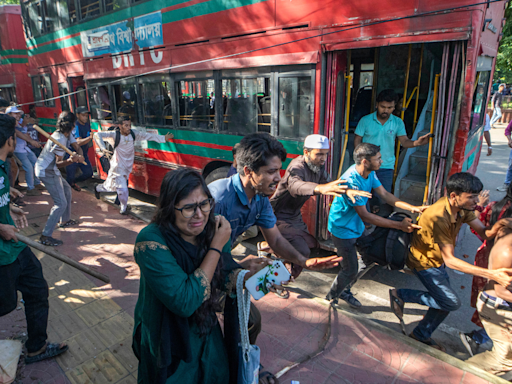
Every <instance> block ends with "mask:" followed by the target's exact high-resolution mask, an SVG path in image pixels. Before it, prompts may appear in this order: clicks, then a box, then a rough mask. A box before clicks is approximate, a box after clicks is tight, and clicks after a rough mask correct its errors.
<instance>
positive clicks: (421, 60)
mask: <svg viewBox="0 0 512 384" xmlns="http://www.w3.org/2000/svg"><path fill="white" fill-rule="evenodd" d="M423 48H424V44H423V43H422V44H421V55H420V70H419V73H418V85H417V86H416V87H417V88H418V94H417V96H416V104H415V106H414V120H413V121H414V123H413V126H412V134H413V135H414V131H416V125H418V102H419V101H420V85H421V69H422V67H423Z"/></svg>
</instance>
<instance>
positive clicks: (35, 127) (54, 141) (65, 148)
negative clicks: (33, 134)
mask: <svg viewBox="0 0 512 384" xmlns="http://www.w3.org/2000/svg"><path fill="white" fill-rule="evenodd" d="M33 127H34V129H35V130H36V131H37V132H39V133H40V134H41V135H43V136H44V137H46V138H47V139H48V140H51V141H52V142H53V143H55V144H57V145H58V146H59V147H61V148H62V149H63V150H64V151H65V152H66V153H67V154H68V155H69V156H74V155H76V152H72V151H71V149H69V148H68V147H66V146H65V145H63V144H61V143H59V142H58V141H57V140H55V139H54V138H53V137H51V135H49V134H48V132H46V131H45V130H44V129H43V128H41V127H40V126H38V125H36V124H34V125H33ZM82 164H84V165H87V163H86V162H85V160H84V161H83V162H82Z"/></svg>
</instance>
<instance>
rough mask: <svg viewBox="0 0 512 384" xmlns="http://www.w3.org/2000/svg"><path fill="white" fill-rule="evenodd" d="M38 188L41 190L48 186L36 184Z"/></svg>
mask: <svg viewBox="0 0 512 384" xmlns="http://www.w3.org/2000/svg"><path fill="white" fill-rule="evenodd" d="M36 189H38V190H40V191H44V190H45V189H46V188H45V187H44V185H43V184H36Z"/></svg>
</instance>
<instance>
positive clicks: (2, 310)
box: [0, 247, 49, 353]
mask: <svg viewBox="0 0 512 384" xmlns="http://www.w3.org/2000/svg"><path fill="white" fill-rule="evenodd" d="M17 291H20V292H21V294H22V295H23V300H24V301H25V317H26V320H27V334H28V340H27V342H26V344H25V347H26V348H27V351H28V352H29V353H33V352H37V351H38V350H40V349H41V348H43V346H44V345H45V343H46V339H47V338H48V336H47V335H46V329H47V326H48V308H49V306H48V284H47V283H46V280H45V279H44V277H43V269H42V267H41V263H40V262H39V260H38V259H37V257H36V256H35V255H34V253H33V252H32V250H31V249H30V248H29V247H25V249H24V250H23V251H21V253H20V254H19V255H18V258H17V259H16V260H14V262H13V263H11V264H9V265H0V292H1V294H0V316H5V315H7V314H8V313H10V312H12V311H13V310H14V309H16V305H17V304H18V294H17Z"/></svg>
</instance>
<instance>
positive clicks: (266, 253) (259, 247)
mask: <svg viewBox="0 0 512 384" xmlns="http://www.w3.org/2000/svg"><path fill="white" fill-rule="evenodd" d="M256 248H257V249H258V257H267V258H269V259H271V258H272V253H270V252H267V251H263V250H262V249H261V248H262V246H261V242H260V243H257V244H256Z"/></svg>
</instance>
